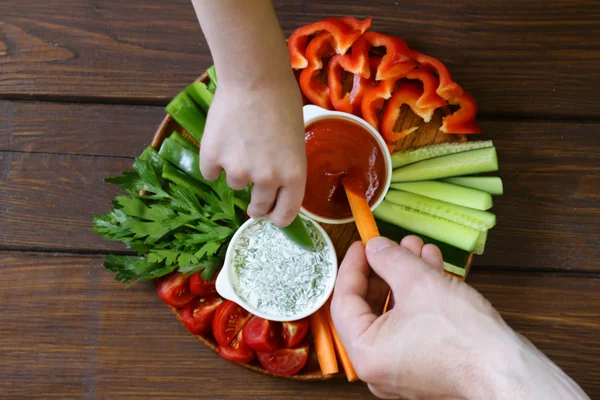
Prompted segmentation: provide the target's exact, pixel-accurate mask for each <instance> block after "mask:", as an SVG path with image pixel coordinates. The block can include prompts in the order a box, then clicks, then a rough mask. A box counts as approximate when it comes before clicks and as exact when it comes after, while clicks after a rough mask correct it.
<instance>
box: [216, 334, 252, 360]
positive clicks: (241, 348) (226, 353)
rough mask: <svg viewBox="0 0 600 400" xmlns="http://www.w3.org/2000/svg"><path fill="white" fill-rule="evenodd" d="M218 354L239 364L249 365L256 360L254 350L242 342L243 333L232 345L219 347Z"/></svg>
mask: <svg viewBox="0 0 600 400" xmlns="http://www.w3.org/2000/svg"><path fill="white" fill-rule="evenodd" d="M217 352H218V353H219V354H220V355H221V357H223V358H224V359H226V360H229V361H233V362H239V363H248V362H250V361H252V360H254V357H255V355H256V354H255V353H254V350H252V349H251V348H250V346H248V345H247V344H246V343H244V342H243V341H242V332H240V333H238V335H237V336H236V337H235V338H234V339H233V341H232V342H231V343H230V344H228V345H226V346H219V347H218V348H217Z"/></svg>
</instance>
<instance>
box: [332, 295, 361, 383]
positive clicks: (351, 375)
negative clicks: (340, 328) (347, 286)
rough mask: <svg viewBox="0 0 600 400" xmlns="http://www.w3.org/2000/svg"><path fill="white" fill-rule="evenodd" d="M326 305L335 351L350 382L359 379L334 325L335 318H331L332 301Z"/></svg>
mask: <svg viewBox="0 0 600 400" xmlns="http://www.w3.org/2000/svg"><path fill="white" fill-rule="evenodd" d="M325 307H326V311H327V320H328V322H329V327H330V328H331V335H332V336H333V346H334V347H335V351H336V352H337V355H338V357H339V359H340V363H341V364H342V368H344V372H345V373H346V378H348V382H354V381H357V380H358V375H356V371H354V367H353V366H352V363H351V362H350V358H348V353H347V352H346V349H345V348H344V345H343V344H342V341H341V340H340V336H339V335H338V333H337V330H336V329H335V326H333V319H332V318H331V311H330V309H329V307H330V302H327V304H325Z"/></svg>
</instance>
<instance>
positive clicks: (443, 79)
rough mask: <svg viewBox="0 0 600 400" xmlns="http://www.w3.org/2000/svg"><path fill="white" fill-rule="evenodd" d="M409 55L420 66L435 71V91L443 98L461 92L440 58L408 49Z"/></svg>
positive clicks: (454, 95)
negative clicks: (437, 83)
mask: <svg viewBox="0 0 600 400" xmlns="http://www.w3.org/2000/svg"><path fill="white" fill-rule="evenodd" d="M409 55H410V58H411V59H412V60H414V61H416V62H417V63H419V66H420V67H421V68H423V69H426V70H428V71H432V70H433V71H435V73H436V74H437V76H438V79H439V85H438V88H437V90H436V93H437V94H438V95H440V96H441V97H442V98H443V99H446V100H448V99H449V98H452V97H456V96H458V95H460V94H461V93H462V88H461V87H460V86H459V85H458V84H457V83H456V82H454V81H453V80H452V76H451V75H450V71H448V68H446V66H445V65H444V64H443V63H442V62H441V61H440V60H438V59H435V58H433V57H430V56H428V55H425V54H422V53H419V52H418V51H414V50H410V52H409Z"/></svg>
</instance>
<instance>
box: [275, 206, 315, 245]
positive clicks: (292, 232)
mask: <svg viewBox="0 0 600 400" xmlns="http://www.w3.org/2000/svg"><path fill="white" fill-rule="evenodd" d="M279 229H281V231H282V232H283V233H284V234H285V236H287V238H288V239H290V240H291V241H292V242H294V243H296V244H297V245H298V246H300V247H303V248H305V249H307V250H311V251H314V250H315V244H314V242H313V240H312V238H311V237H310V234H309V233H308V231H307V230H306V226H305V225H304V221H303V220H302V217H300V215H297V216H296V218H295V219H294V220H293V221H292V223H291V224H289V225H288V226H286V227H284V228H279Z"/></svg>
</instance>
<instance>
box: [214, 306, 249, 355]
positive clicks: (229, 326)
mask: <svg viewBox="0 0 600 400" xmlns="http://www.w3.org/2000/svg"><path fill="white" fill-rule="evenodd" d="M251 317H252V314H250V313H249V312H248V311H246V310H244V309H243V308H242V307H240V306H238V305H237V304H235V303H234V302H233V301H231V300H225V301H224V302H223V304H221V305H220V306H219V308H217V311H216V312H215V318H214V319H213V325H212V328H213V334H214V335H215V339H216V340H217V342H218V343H219V344H220V345H221V346H227V345H229V344H230V343H231V342H232V341H233V339H235V337H236V336H237V335H238V333H240V331H241V330H242V328H243V327H244V325H246V322H248V320H249V319H250V318H251Z"/></svg>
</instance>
